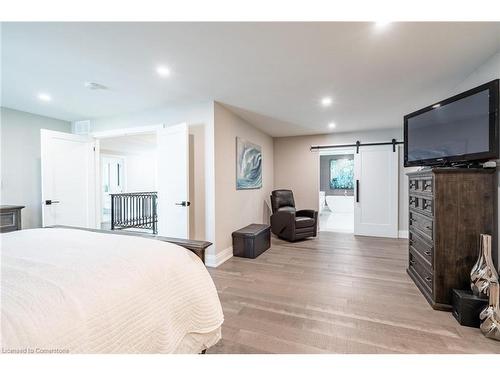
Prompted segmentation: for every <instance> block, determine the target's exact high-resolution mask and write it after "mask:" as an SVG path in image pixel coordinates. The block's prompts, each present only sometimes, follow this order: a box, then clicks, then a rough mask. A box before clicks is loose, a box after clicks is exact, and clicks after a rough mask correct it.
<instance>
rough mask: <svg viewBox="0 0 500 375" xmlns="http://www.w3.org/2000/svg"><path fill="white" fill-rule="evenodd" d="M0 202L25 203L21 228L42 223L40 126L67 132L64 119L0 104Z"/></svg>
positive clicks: (69, 125) (69, 127)
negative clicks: (4, 106) (0, 149)
mask: <svg viewBox="0 0 500 375" xmlns="http://www.w3.org/2000/svg"><path fill="white" fill-rule="evenodd" d="M0 111H1V116H0V118H1V121H0V128H1V130H0V135H1V147H2V151H1V159H2V161H1V190H0V203H1V204H15V205H23V206H26V208H24V209H23V210H22V226H23V228H25V229H26V228H37V227H40V226H41V225H42V197H41V181H40V179H41V175H40V129H50V130H56V131H61V132H68V133H69V132H71V124H70V123H69V122H67V121H62V120H56V119H53V118H49V117H44V116H38V115H34V114H31V113H27V112H20V111H16V110H13V109H9V108H3V107H2V108H0Z"/></svg>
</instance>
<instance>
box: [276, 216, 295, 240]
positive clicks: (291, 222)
mask: <svg viewBox="0 0 500 375" xmlns="http://www.w3.org/2000/svg"><path fill="white" fill-rule="evenodd" d="M287 228H288V229H291V230H292V231H295V211H285V210H283V211H278V212H275V213H274V214H272V215H271V230H272V232H273V233H274V234H276V235H277V234H280V233H281V232H282V231H284V230H285V229H287Z"/></svg>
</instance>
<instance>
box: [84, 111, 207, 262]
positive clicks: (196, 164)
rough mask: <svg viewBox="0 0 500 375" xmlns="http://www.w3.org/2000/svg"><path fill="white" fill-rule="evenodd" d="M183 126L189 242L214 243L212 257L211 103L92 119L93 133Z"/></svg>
mask: <svg viewBox="0 0 500 375" xmlns="http://www.w3.org/2000/svg"><path fill="white" fill-rule="evenodd" d="M181 122H186V123H187V124H188V127H189V143H190V150H189V152H190V170H189V175H190V197H189V198H190V201H191V203H192V204H191V206H190V210H191V211H190V238H191V239H199V240H207V241H210V242H212V243H214V246H211V247H210V248H209V249H208V250H207V256H209V255H210V254H212V255H213V254H215V202H214V199H213V196H214V194H215V193H214V192H215V185H214V183H215V182H214V181H215V175H214V173H215V172H214V154H213V147H214V136H213V135H214V114H213V102H205V103H197V104H193V105H189V106H174V107H162V108H154V109H150V110H146V111H141V112H137V113H130V114H124V115H120V116H113V117H106V118H96V119H91V129H92V131H104V130H111V129H123V128H130V127H138V126H149V125H158V124H166V125H175V124H178V123H181Z"/></svg>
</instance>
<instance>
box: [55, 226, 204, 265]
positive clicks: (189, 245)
mask: <svg viewBox="0 0 500 375" xmlns="http://www.w3.org/2000/svg"><path fill="white" fill-rule="evenodd" d="M46 228H67V229H79V230H85V231H88V232H95V233H107V234H117V235H123V236H134V237H143V238H151V239H154V240H158V241H163V242H170V243H173V244H175V245H179V246H181V247H184V248H186V249H188V250H190V251H192V252H193V253H195V254H196V255H197V256H198V257H199V258H200V259H201V260H202V262H203V263H205V250H206V249H207V247H209V246H210V245H211V244H212V243H211V242H208V241H196V240H187V239H183V238H172V237H162V236H157V235H154V234H149V233H138V232H126V231H123V230H120V231H116V230H105V229H90V228H82V227H71V226H68V225H53V226H48V227H46Z"/></svg>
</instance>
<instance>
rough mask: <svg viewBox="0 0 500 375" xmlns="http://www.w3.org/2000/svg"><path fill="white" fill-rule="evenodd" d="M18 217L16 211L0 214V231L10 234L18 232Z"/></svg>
mask: <svg viewBox="0 0 500 375" xmlns="http://www.w3.org/2000/svg"><path fill="white" fill-rule="evenodd" d="M18 215H19V213H18V212H17V211H10V212H2V213H0V231H1V232H12V231H14V230H18V229H19V228H18V227H17V223H18Z"/></svg>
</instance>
